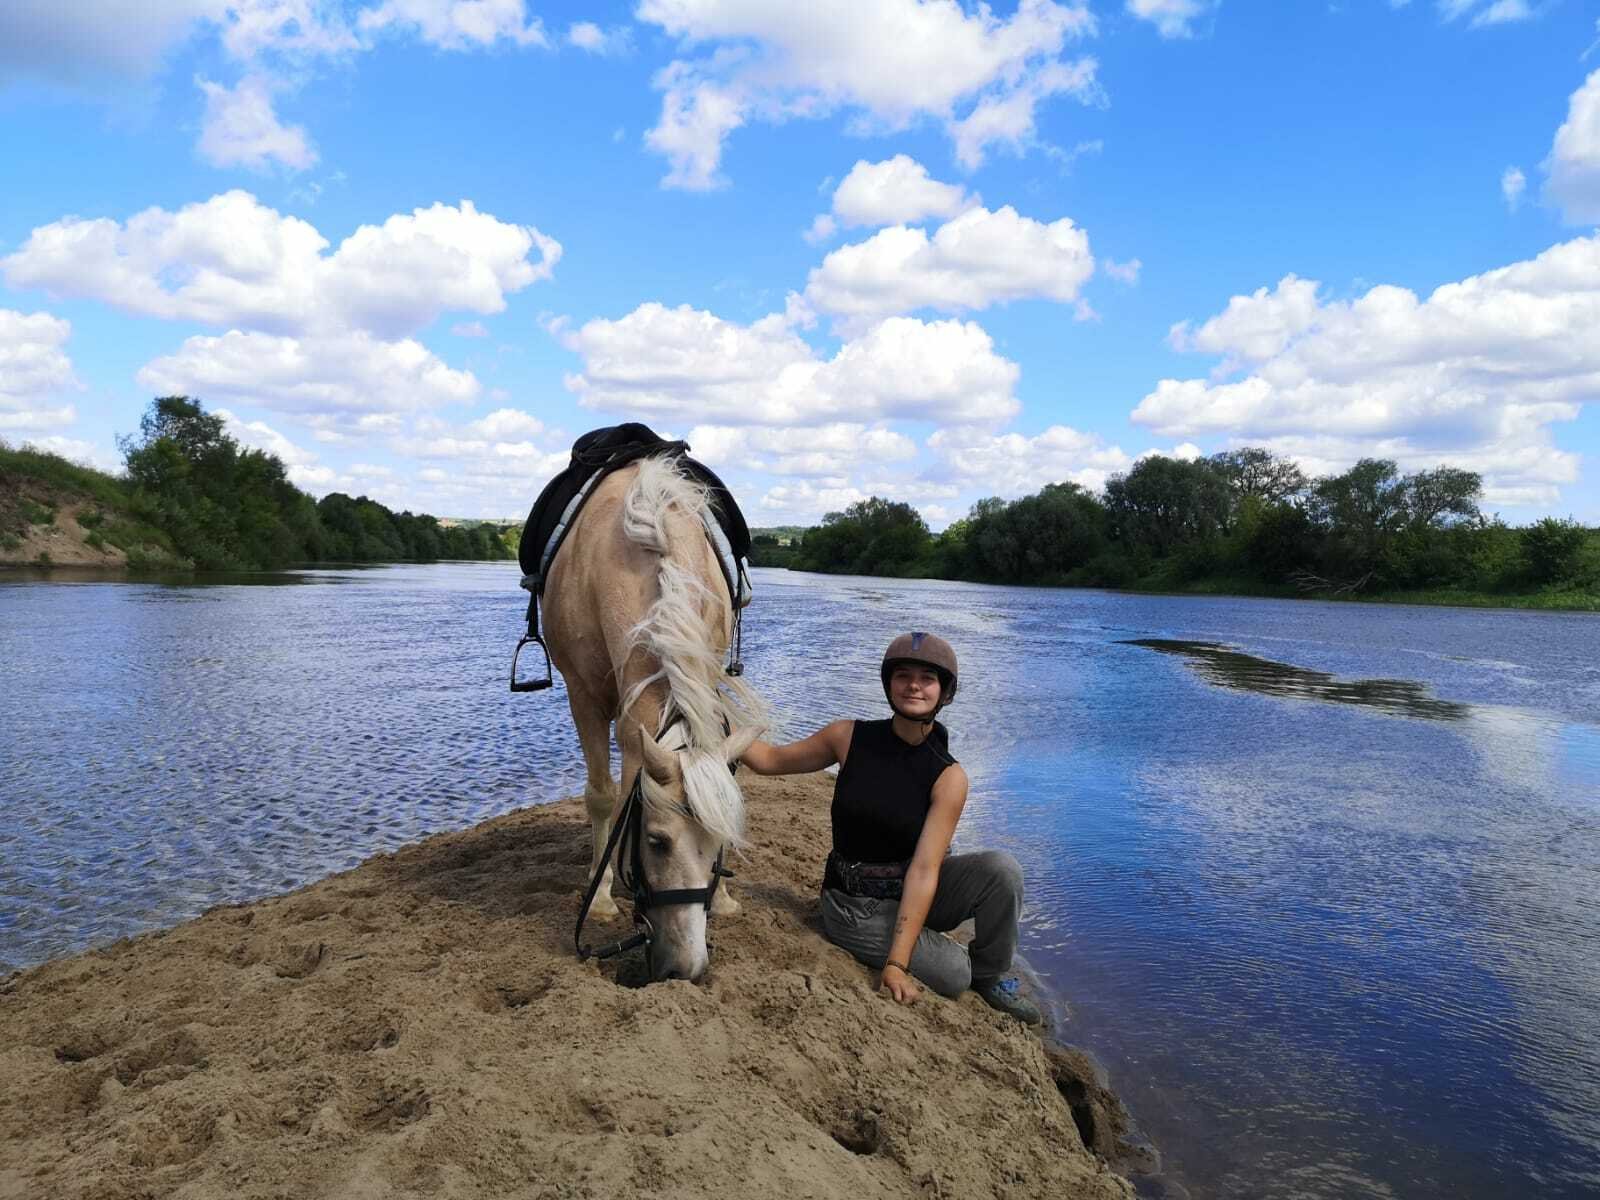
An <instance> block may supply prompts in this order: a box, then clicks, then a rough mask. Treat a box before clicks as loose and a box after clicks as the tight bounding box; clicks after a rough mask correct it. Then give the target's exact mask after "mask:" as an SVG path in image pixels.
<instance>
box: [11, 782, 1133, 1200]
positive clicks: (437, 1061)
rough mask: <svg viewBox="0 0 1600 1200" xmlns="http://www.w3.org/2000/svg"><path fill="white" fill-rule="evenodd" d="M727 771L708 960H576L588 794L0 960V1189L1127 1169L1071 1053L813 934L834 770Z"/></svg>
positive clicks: (851, 1186) (1109, 1111) (1072, 1184)
mask: <svg viewBox="0 0 1600 1200" xmlns="http://www.w3.org/2000/svg"><path fill="white" fill-rule="evenodd" d="M742 782H743V784H744V786H745V791H746V795H747V796H748V797H749V802H750V813H751V833H752V841H753V846H752V849H751V850H750V851H749V852H748V853H747V854H746V855H745V856H743V858H742V859H741V860H739V861H737V862H735V863H734V866H735V868H736V869H737V871H738V873H739V874H738V878H737V879H736V880H735V881H734V888H735V894H736V895H737V897H738V899H739V900H740V902H741V904H742V905H743V911H742V912H741V913H739V914H738V915H735V916H732V917H727V918H719V919H718V920H716V921H714V922H713V924H712V930H711V934H712V941H713V945H714V951H713V956H712V969H711V971H710V972H709V974H708V977H707V979H706V980H705V981H704V982H703V983H702V984H701V985H698V986H696V985H691V984H688V983H683V982H672V983H665V984H655V985H651V986H649V987H645V988H638V987H629V986H624V985H623V983H621V982H619V979H618V970H619V969H618V968H617V967H616V966H613V965H611V964H606V965H599V964H596V963H594V962H590V963H579V962H578V961H577V959H576V957H575V955H574V954H573V952H572V941H571V939H572V924H573V920H574V919H575V917H576V914H577V907H578V899H579V895H580V892H581V889H582V886H583V884H584V882H585V881H586V880H585V876H586V869H587V865H588V835H587V823H586V820H585V818H584V816H583V812H582V806H581V804H580V803H579V802H578V801H577V800H567V801H562V802H560V803H557V804H552V805H546V806H540V807H536V808H529V809H524V810H521V811H519V812H515V813H512V814H510V815H508V816H505V817H501V818H498V819H496V820H493V821H489V822H486V823H484V824H482V825H479V826H477V827H475V828H472V829H469V830H465V831H463V832H459V833H450V834H442V835H439V836H436V837H433V838H430V839H428V840H426V841H424V842H422V843H420V844H418V845H416V846H413V847H408V848H407V849H404V850H402V851H400V852H398V853H396V854H392V855H380V856H378V857H375V858H373V859H371V860H369V861H367V862H366V863H363V864H362V865H361V866H360V867H358V868H356V869H354V870H352V871H348V872H345V873H342V874H339V875H335V876H332V877H330V878H328V879H325V880H322V881H320V882H318V883H316V884H313V885H311V886H310V887H306V888H303V889H301V890H299V891H296V892H293V893H290V894H288V895H285V896H278V897H272V898H269V899H265V900H261V901H257V902H255V903H253V904H248V905H241V906H229V907H222V908H217V909H213V910H211V911H209V912H207V913H206V914H205V915H204V916H202V917H200V918H198V919H197V920H194V921H190V922H188V923H186V924H183V925H180V926H178V927H177V928H175V929H172V930H168V931H165V932H160V933H152V934H146V935H143V936H141V937H138V938H133V939H129V940H126V941H123V942H119V943H116V944H115V945H112V946H109V947H106V948H104V949H101V950H95V951H90V952H88V953H85V954H81V955H77V956H74V957H71V958H66V959H60V960H57V961H54V962H51V963H47V964H44V965H42V966H40V967H36V968H33V969H31V970H28V971H24V972H19V973H17V974H15V975H13V976H11V977H10V978H9V979H7V980H5V981H3V982H0V1078H4V1079H5V1080H6V1082H7V1086H6V1087H5V1088H3V1089H0V1197H5V1198H11V1197H18V1198H20V1197H28V1198H30V1200H56V1198H61V1200H74V1198H83V1200H89V1198H93V1200H124V1198H128V1200H131V1198H136V1197H137V1198H144V1197H167V1196H172V1197H184V1198H195V1200H200V1198H209V1197H218V1198H221V1197H226V1198H228V1200H257V1198H259V1200H267V1198H284V1200H288V1198H295V1200H299V1198H301V1197H330V1198H332V1197H338V1198H341V1200H365V1198H367V1197H372V1198H374V1200H376V1198H379V1197H382V1198H385V1200H388V1198H392V1197H410V1196H448V1197H458V1196H459V1197H490V1196H493V1197H526V1198H529V1200H534V1198H538V1200H545V1198H550V1200H555V1198H580V1197H632V1196H660V1197H699V1196H704V1195H707V1194H709V1193H712V1192H713V1191H715V1192H718V1193H720V1194H721V1195H723V1196H726V1197H733V1198H737V1197H745V1196H751V1197H754V1196H761V1197H771V1196H786V1197H787V1196H793V1197H818V1198H822V1197H835V1196H845V1197H876V1196H941V1197H991V1196H992V1197H1028V1196H1052V1197H1082V1198H1084V1200H1100V1198H1102V1197H1104V1198H1108V1200H1109V1198H1112V1197H1119V1198H1122V1197H1128V1196H1131V1195H1132V1190H1131V1188H1130V1187H1129V1185H1128V1184H1127V1182H1126V1181H1125V1180H1124V1179H1123V1178H1121V1177H1120V1176H1118V1175H1116V1174H1114V1173H1113V1172H1112V1171H1111V1170H1110V1169H1109V1168H1108V1167H1107V1165H1106V1163H1105V1162H1104V1161H1103V1159H1101V1158H1100V1157H1098V1156H1097V1155H1096V1154H1095V1153H1093V1152H1091V1150H1089V1149H1086V1148H1085V1146H1084V1142H1083V1136H1082V1135H1081V1134H1080V1128H1081V1129H1082V1130H1084V1131H1086V1132H1087V1133H1088V1134H1089V1136H1090V1141H1091V1142H1092V1143H1094V1144H1095V1145H1096V1146H1097V1147H1098V1148H1099V1149H1100V1150H1101V1152H1102V1153H1111V1152H1113V1150H1114V1149H1115V1145H1116V1137H1117V1134H1118V1132H1119V1121H1120V1116H1119V1114H1118V1112H1117V1110H1116V1105H1115V1101H1114V1100H1113V1099H1112V1098H1110V1097H1109V1096H1108V1095H1107V1094H1106V1093H1105V1092H1104V1091H1103V1089H1101V1088H1100V1087H1099V1086H1098V1085H1097V1084H1096V1082H1095V1080H1094V1078H1093V1070H1092V1067H1090V1066H1089V1065H1088V1064H1087V1063H1086V1061H1085V1060H1082V1059H1081V1058H1078V1057H1076V1056H1074V1055H1072V1054H1071V1053H1070V1052H1067V1053H1063V1052H1061V1051H1059V1050H1051V1049H1050V1048H1048V1047H1047V1046H1046V1045H1045V1044H1044V1042H1042V1041H1041V1039H1040V1037H1039V1035H1038V1034H1037V1033H1035V1032H1032V1031H1029V1030H1026V1029H1024V1028H1023V1027H1021V1026H1019V1025H1017V1024H1016V1023H1015V1022H1013V1021H1011V1020H1009V1019H1008V1018H1005V1017H1002V1016H1000V1015H998V1014H996V1013H992V1012H990V1011H989V1010H988V1009H987V1008H985V1007H984V1006H983V1005H982V1004H981V1003H980V1002H979V1001H978V1000H977V999H976V997H974V996H972V995H970V994H969V995H967V996H965V997H963V998H962V999H961V1000H959V1001H954V1002H952V1001H946V1000H943V999H941V998H939V997H937V996H935V995H932V994H931V993H928V994H925V996H924V999H923V1000H922V1001H921V1002H920V1003H918V1004H916V1005H914V1006H912V1007H909V1008H902V1007H899V1006H897V1005H895V1004H893V1003H892V1002H890V1001H889V1000H887V999H886V998H885V997H884V996H881V995H879V994H876V993H875V992H874V991H873V984H874V983H875V977H874V976H873V974H872V973H870V972H868V971H867V970H866V969H864V968H863V967H861V966H859V965H858V964H857V963H855V962H854V961H853V960H852V959H851V958H850V957H849V956H848V955H846V954H844V953H843V952H842V951H840V950H838V949H836V948H834V947H832V946H830V945H828V944H827V943H826V942H825V941H824V940H823V939H822V937H821V935H820V933H819V925H818V917H817V904H816V893H817V886H818V881H819V878H820V870H821V861H822V859H823V857H824V854H825V852H826V848H827V839H828V827H827V795H828V789H829V787H830V786H831V781H829V780H827V779H826V778H825V777H820V776H815V777H807V778H797V779H785V780H765V779H757V778H752V777H751V776H749V775H748V774H745V775H743V776H742ZM625 928H626V925H625V919H624V921H619V922H617V923H615V924H612V925H609V926H608V924H607V923H604V922H602V923H600V924H599V925H598V926H595V927H592V929H593V931H594V932H593V933H591V936H598V935H599V934H601V933H605V934H608V935H611V936H614V935H615V934H614V932H613V931H615V932H620V931H622V930H623V929H625ZM630 970H631V968H630V967H628V966H627V965H624V966H623V967H622V968H621V977H622V979H623V980H627V979H628V977H629V974H630ZM1069 1098H1070V1101H1071V1102H1070V1103H1069ZM1074 1110H1076V1116H1075V1111H1074Z"/></svg>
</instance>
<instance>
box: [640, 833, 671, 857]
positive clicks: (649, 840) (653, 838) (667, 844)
mask: <svg viewBox="0 0 1600 1200" xmlns="http://www.w3.org/2000/svg"><path fill="white" fill-rule="evenodd" d="M644 840H645V845H647V846H649V847H650V849H651V850H653V851H654V852H655V853H657V854H665V853H666V852H667V851H668V850H671V849H672V839H671V838H667V837H662V836H661V834H659V833H652V834H650V835H649V836H648V837H646V838H645V839H644Z"/></svg>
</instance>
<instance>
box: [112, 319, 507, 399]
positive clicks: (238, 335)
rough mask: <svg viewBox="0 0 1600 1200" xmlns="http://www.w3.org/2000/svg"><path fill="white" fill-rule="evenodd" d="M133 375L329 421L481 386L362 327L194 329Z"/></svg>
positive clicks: (417, 347)
mask: <svg viewBox="0 0 1600 1200" xmlns="http://www.w3.org/2000/svg"><path fill="white" fill-rule="evenodd" d="M137 379H138V383H139V386H140V387H141V388H143V389H144V390H145V391H147V392H150V393H151V394H154V395H170V394H175V393H183V394H187V395H199V396H204V397H205V398H206V399H207V400H209V401H212V402H217V401H222V402H231V403H236V404H242V405H248V406H251V407H255V408H264V409H269V410H272V411H276V412H285V413H295V414H315V415H318V416H321V417H324V418H328V419H330V420H332V421H337V420H338V419H340V418H348V417H352V416H359V415H360V414H363V413H377V414H385V413H397V412H406V411H411V410H416V409H423V408H430V407H438V406H441V405H446V404H465V403H470V402H471V401H473V400H475V399H476V398H477V397H478V395H479V392H480V391H481V387H480V385H479V383H478V380H477V378H476V377H475V376H473V374H472V373H471V372H470V371H457V370H454V369H452V368H450V367H448V366H446V365H445V364H444V363H443V362H441V361H440V360H439V359H438V358H437V357H435V356H434V354H433V353H432V352H431V351H429V350H428V349H427V348H426V347H424V346H423V345H421V344H420V343H419V342H415V341H412V340H410V339H405V340H401V341H396V342H386V341H381V340H379V339H378V338H375V337H373V336H372V335H371V334H368V333H365V332H361V331H357V332H353V333H342V334H325V335H315V336H310V337H305V338H295V337H278V336H274V335H272V334H266V333H243V332H240V331H239V330H232V331H230V332H228V333H225V334H223V335H222V336H221V337H192V338H189V339H188V340H187V341H185V342H184V343H183V345H182V346H181V347H180V348H179V349H178V351H177V352H176V353H175V354H170V355H166V356H164V357H161V358H157V359H155V360H153V361H152V362H150V363H148V364H146V365H145V366H144V367H143V368H141V369H140V371H139V373H138V376H137Z"/></svg>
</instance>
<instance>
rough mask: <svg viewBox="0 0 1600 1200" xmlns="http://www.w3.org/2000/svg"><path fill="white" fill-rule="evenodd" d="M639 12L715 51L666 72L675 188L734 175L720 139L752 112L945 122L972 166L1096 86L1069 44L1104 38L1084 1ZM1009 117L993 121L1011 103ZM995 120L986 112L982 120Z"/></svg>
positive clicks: (673, 1)
mask: <svg viewBox="0 0 1600 1200" xmlns="http://www.w3.org/2000/svg"><path fill="white" fill-rule="evenodd" d="M636 15H637V17H638V19H639V20H641V21H644V22H647V23H649V24H653V25H657V26H660V27H661V28H662V29H664V30H665V31H666V32H667V33H668V34H670V35H672V36H674V37H677V38H680V39H681V40H682V42H683V45H684V47H685V48H686V49H696V50H704V51H705V53H704V55H703V57H701V58H698V59H692V60H691V59H680V60H678V61H675V62H673V63H672V64H671V65H670V66H669V67H667V68H666V69H665V70H663V71H662V72H660V73H659V74H658V75H657V77H656V81H655V82H656V87H657V88H658V89H659V90H660V91H662V92H663V93H664V95H663V98H662V111H661V119H660V121H659V122H658V123H657V125H656V127H655V128H654V129H652V130H651V131H650V133H649V134H648V135H647V138H646V140H647V143H648V144H649V145H650V147H651V148H652V149H653V150H655V151H656V152H657V153H659V154H662V155H664V156H665V157H666V158H667V159H668V161H669V163H670V171H669V173H668V175H667V177H666V179H665V180H664V181H663V182H664V184H665V185H666V186H669V187H681V188H690V189H704V188H710V187H715V186H717V185H718V184H720V183H721V182H723V180H722V177H721V175H720V173H719V168H720V164H721V158H722V145H723V142H724V140H725V139H726V137H727V136H728V134H729V133H731V132H732V131H733V130H735V129H737V128H739V126H741V125H742V124H744V123H745V122H746V121H747V120H749V119H752V118H758V119H761V120H765V121H783V120H790V119H798V118H811V117H821V116H826V115H829V114H831V113H833V112H837V111H841V110H842V111H847V112H850V113H852V114H853V116H854V119H855V123H856V127H857V128H860V129H869V128H870V129H902V128H905V127H906V126H907V125H909V124H910V123H911V122H912V121H914V120H917V119H920V118H931V119H934V120H938V121H941V122H943V123H944V124H945V125H946V127H947V129H949V130H950V132H951V133H952V135H953V136H954V135H955V134H956V133H957V127H958V125H959V124H960V122H962V121H971V120H972V119H973V118H974V117H978V120H977V121H976V123H974V124H972V125H971V126H970V127H969V128H968V130H967V131H966V133H965V134H964V135H963V141H962V154H963V160H964V161H969V162H970V161H971V160H972V159H973V158H974V157H979V158H981V156H982V153H983V149H984V147H985V146H986V145H987V144H989V143H990V142H993V141H997V140H998V141H1014V140H1015V139H1016V138H1017V137H1019V136H1022V135H1021V134H1019V130H1031V128H1032V122H1033V110H1034V108H1035V106H1037V104H1038V103H1039V102H1040V101H1042V100H1043V99H1045V98H1046V97H1048V96H1052V95H1057V94H1060V93H1062V92H1073V93H1075V94H1077V95H1078V96H1079V97H1080V98H1083V99H1087V98H1090V97H1091V95H1097V94H1098V93H1096V92H1094V91H1093V87H1094V85H1093V76H1094V66H1093V61H1092V60H1090V59H1081V60H1078V61H1077V62H1074V63H1067V62H1066V61H1065V60H1064V59H1063V58H1062V55H1063V53H1064V51H1065V49H1066V47H1067V45H1068V43H1069V42H1072V41H1076V40H1078V39H1080V38H1083V37H1086V36H1089V35H1090V34H1092V33H1093V32H1094V28H1095V22H1094V17H1093V15H1092V14H1091V13H1090V11H1089V9H1088V7H1087V5H1086V4H1083V3H1081V2H1077V0H1073V2H1070V3H1054V2H1052V0H1021V3H1020V4H1019V5H1018V7H1017V11H1016V12H1015V13H1014V14H1012V15H1011V16H1010V17H1009V18H1001V17H998V16H996V15H995V14H994V13H993V12H992V11H991V10H990V9H989V8H988V7H987V6H980V7H978V8H976V9H972V10H967V9H964V8H963V7H962V6H960V5H957V4H955V3H952V2H949V0H936V2H928V3H923V2H920V0H819V3H816V4H812V5H810V6H807V7H804V8H799V7H795V6H786V5H773V4H760V3H753V2H751V0H643V2H642V3H641V4H640V5H639V7H638V10H637V13H636ZM1007 106H1009V109H1014V110H1015V111H1008V112H1007V113H1006V114H1005V115H1004V117H1003V118H996V117H994V116H991V115H988V114H989V113H990V112H991V110H994V109H996V108H998V107H1007ZM980 113H981V114H984V115H981V116H980Z"/></svg>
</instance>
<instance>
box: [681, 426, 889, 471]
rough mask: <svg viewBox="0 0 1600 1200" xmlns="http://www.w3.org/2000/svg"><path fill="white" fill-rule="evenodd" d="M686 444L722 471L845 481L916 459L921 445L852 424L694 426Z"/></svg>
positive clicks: (878, 427)
mask: <svg viewBox="0 0 1600 1200" xmlns="http://www.w3.org/2000/svg"><path fill="white" fill-rule="evenodd" d="M686 440H687V441H688V442H689V444H690V446H692V447H693V449H694V454H695V457H696V458H699V459H701V460H702V461H704V462H706V463H707V464H709V465H710V466H712V467H715V468H718V469H722V468H741V469H744V470H750V471H764V472H766V473H767V474H770V475H794V476H803V477H808V478H817V477H835V476H840V475H845V474H848V473H849V472H851V471H854V470H856V469H858V468H862V467H874V468H875V467H880V466H882V465H883V464H885V463H896V462H904V461H906V460H908V459H912V458H915V457H916V455H917V444H916V443H915V442H913V441H912V440H911V439H910V438H908V437H907V436H906V435H905V434H903V433H898V432H896V431H895V430H892V429H887V428H884V427H883V426H876V427H869V426H867V425H863V424H861V423H859V422H854V421H834V422H828V423H825V424H822V425H812V426H803V427H788V428H776V429H763V428H759V427H756V428H752V427H749V426H736V425H696V426H695V427H694V428H693V429H691V430H689V433H688V436H687V439H686Z"/></svg>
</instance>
